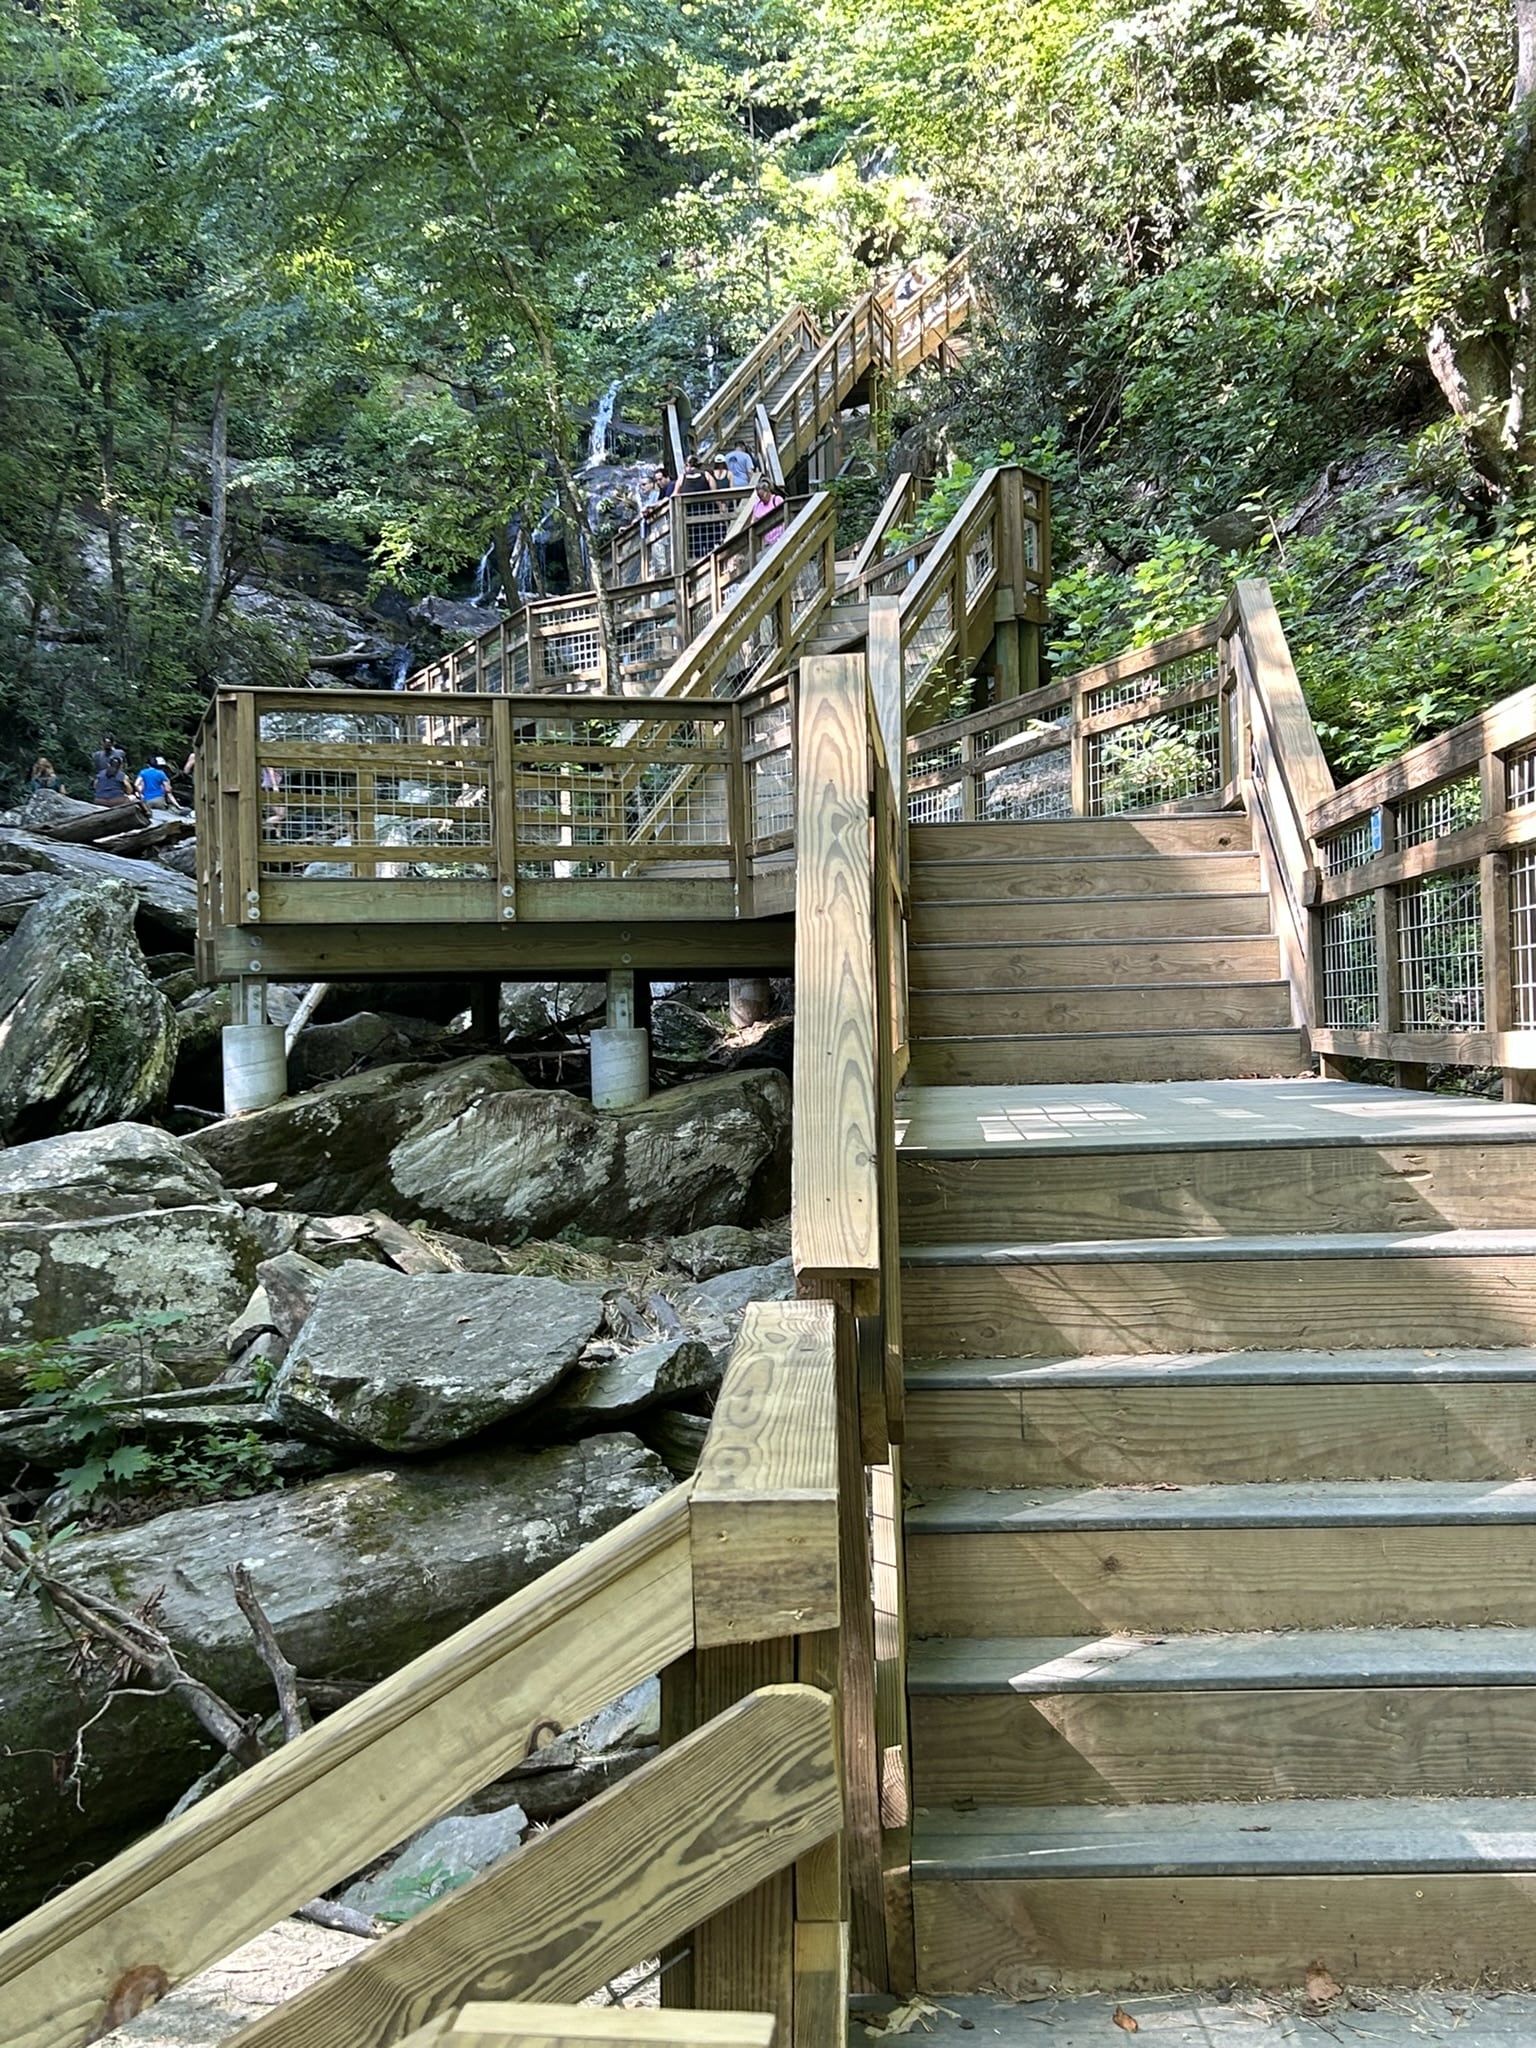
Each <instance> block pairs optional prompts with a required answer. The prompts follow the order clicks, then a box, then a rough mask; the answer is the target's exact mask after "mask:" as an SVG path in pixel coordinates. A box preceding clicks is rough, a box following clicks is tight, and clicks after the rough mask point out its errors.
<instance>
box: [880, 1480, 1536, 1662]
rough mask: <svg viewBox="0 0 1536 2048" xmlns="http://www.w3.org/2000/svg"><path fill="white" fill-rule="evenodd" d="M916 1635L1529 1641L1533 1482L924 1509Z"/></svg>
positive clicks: (1044, 1490) (1535, 1514)
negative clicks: (1525, 1634) (1367, 1631)
mask: <svg viewBox="0 0 1536 2048" xmlns="http://www.w3.org/2000/svg"><path fill="white" fill-rule="evenodd" d="M906 1552H907V1599H908V1613H909V1618H910V1627H911V1630H912V1633H913V1634H914V1635H916V1636H937V1635H947V1636H967V1637H979V1636H986V1635H993V1634H996V1635H1024V1634H1027V1633H1031V1632H1034V1633H1039V1634H1041V1635H1082V1634H1084V1633H1086V1632H1089V1631H1095V1632H1099V1633H1108V1632H1120V1631H1127V1632H1131V1633H1155V1634H1159V1635H1163V1634H1168V1633H1178V1632H1181V1631H1188V1632H1200V1631H1210V1630H1216V1629H1243V1630H1254V1629H1261V1628H1279V1629H1286V1628H1304V1629H1316V1628H1322V1627H1329V1626H1334V1627H1339V1628H1411V1627H1428V1626H1434V1627H1459V1626H1472V1627H1499V1626H1501V1625H1510V1626H1516V1627H1522V1628H1529V1627H1531V1626H1532V1625H1533V1624H1536V1481H1530V1480H1515V1481H1508V1480H1498V1481H1492V1482H1482V1483H1478V1484H1458V1483H1450V1482H1438V1481H1437V1482H1427V1481H1422V1480H1407V1479H1404V1480H1390V1481H1380V1480H1378V1481H1373V1482H1363V1483H1362V1482H1342V1481H1334V1482H1322V1481H1306V1482H1300V1483H1272V1484H1268V1485H1261V1486H1227V1485H1210V1486H1175V1485H1162V1486H1156V1487H1149V1486H1140V1487H1099V1488H1083V1487H1056V1488H1052V1487H1034V1488H1012V1489H995V1488H994V1489H957V1490H953V1491H942V1492H940V1491H933V1492H929V1493H926V1494H922V1495H914V1497H913V1499H912V1500H911V1501H910V1502H909V1504H908V1507H907V1512H906Z"/></svg>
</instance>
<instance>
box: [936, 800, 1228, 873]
mask: <svg viewBox="0 0 1536 2048" xmlns="http://www.w3.org/2000/svg"><path fill="white" fill-rule="evenodd" d="M911 838H912V857H913V859H914V860H992V861H997V860H1034V859H1038V858H1039V857H1040V856H1041V855H1047V856H1050V857H1052V858H1060V857H1061V856H1062V855H1063V854H1077V855H1078V856H1079V857H1082V856H1085V855H1088V854H1115V853H1250V852H1252V850H1253V821H1252V820H1251V819H1250V818H1247V817H1245V816H1244V815H1243V814H1242V813H1241V812H1240V811H1238V812H1233V811H1226V812H1222V813H1220V814H1218V815H1214V816H1211V817H1177V816H1174V817H1125V818H1053V819H1052V820H1051V821H1050V822H1049V824H1030V823H1028V822H1020V823H1018V824H974V825H966V824H952V825H914V826H913V827H912V828H911Z"/></svg>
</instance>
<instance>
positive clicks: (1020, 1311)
mask: <svg viewBox="0 0 1536 2048" xmlns="http://www.w3.org/2000/svg"><path fill="white" fill-rule="evenodd" d="M902 1257H903V1265H904V1267H905V1269H906V1270H905V1272H904V1275H903V1283H902V1328H903V1332H904V1337H905V1348H906V1352H907V1355H908V1356H909V1357H913V1358H922V1357H930V1358H941V1357H965V1358H1009V1357H1030V1358H1057V1357H1060V1356H1062V1355H1063V1354H1067V1355H1081V1356H1088V1355H1090V1354H1095V1353H1106V1352H1119V1351H1130V1352H1140V1353H1143V1354H1145V1353H1149V1352H1169V1351H1220V1350H1228V1349H1232V1350H1239V1351H1242V1350H1250V1349H1258V1348H1260V1347H1263V1346H1268V1347H1275V1346H1277V1345H1283V1346H1285V1347H1286V1348H1287V1349H1295V1350H1298V1351H1302V1350H1305V1351H1332V1350H1340V1351H1348V1350H1356V1349H1360V1348H1362V1347H1365V1348H1371V1347H1376V1346H1386V1347H1389V1348H1396V1347H1399V1346H1424V1347H1427V1348H1430V1349H1435V1348H1439V1347H1440V1346H1444V1345H1456V1346H1467V1345H1473V1346H1477V1345H1506V1344H1513V1345H1522V1344H1525V1343H1528V1342H1530V1341H1531V1340H1532V1339H1533V1338H1536V1232H1531V1231H1521V1230H1486V1231H1458V1230H1448V1231H1432V1232H1409V1231H1405V1232H1401V1233H1386V1232H1361V1233H1358V1234H1355V1235H1351V1236H1345V1235H1342V1234H1340V1235H1334V1236H1330V1237H1302V1236H1273V1237H1257V1236H1255V1237H1222V1238H1182V1239H1181V1238H1157V1239H1143V1240H1134V1241H1124V1242H1112V1241H1106V1240H1089V1241H1083V1242H1063V1243H1057V1244H970V1245H914V1246H911V1247H908V1248H906V1249H905V1250H904V1251H903V1255H902Z"/></svg>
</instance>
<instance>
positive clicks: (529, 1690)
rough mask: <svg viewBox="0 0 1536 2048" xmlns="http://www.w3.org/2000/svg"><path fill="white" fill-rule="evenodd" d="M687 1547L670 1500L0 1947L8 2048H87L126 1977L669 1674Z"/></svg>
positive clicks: (286, 1906) (429, 1812)
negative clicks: (541, 1737)
mask: <svg viewBox="0 0 1536 2048" xmlns="http://www.w3.org/2000/svg"><path fill="white" fill-rule="evenodd" d="M688 1542H689V1535H688V1495H687V1489H686V1488H685V1487H679V1488H677V1489H676V1490H675V1491H674V1492H672V1493H670V1494H668V1495H667V1496H666V1498H665V1499H663V1500H661V1501H658V1502H657V1503H656V1504H655V1505H654V1506H653V1507H650V1508H646V1509H643V1510H642V1511H641V1513H640V1514H638V1515H635V1516H632V1517H631V1518H630V1519H629V1520H628V1521H626V1522H624V1523H622V1524H621V1525H620V1526H619V1527H618V1528H617V1529H614V1530H611V1531H610V1532H609V1534H608V1535H606V1536H603V1537H600V1538H599V1539H598V1541H597V1542H596V1543H594V1544H591V1545H589V1546H588V1547H587V1548H586V1549H585V1550H583V1551H582V1552H581V1553H580V1554H579V1555H578V1556H576V1557H574V1558H571V1559H569V1560H568V1561H567V1562H566V1563H565V1564H562V1565H557V1566H556V1567H555V1569H554V1570H553V1571H551V1572H546V1573H545V1574H544V1576H543V1577H542V1578H540V1579H538V1580H536V1581H535V1583H534V1584H533V1585H531V1586H529V1587H527V1588H526V1589H525V1590H524V1591H523V1592H521V1593H516V1594H514V1595H513V1596H512V1598H511V1599H510V1600H504V1601H503V1602H502V1603H501V1604H500V1605H499V1606H497V1607H494V1608H492V1609H491V1611H490V1612H489V1613H488V1614H484V1615H482V1616H481V1617H480V1618H479V1620H477V1621H474V1622H471V1623H470V1625H469V1626H468V1627H467V1628H463V1629H460V1630H459V1631H458V1633H457V1634H456V1635H453V1636H450V1637H449V1638H448V1640H447V1641H446V1642H444V1643H439V1644H438V1645H437V1647H436V1648H435V1649H432V1650H428V1651H426V1652H425V1653H424V1654H423V1655H422V1656H420V1657H417V1658H415V1659H414V1660H413V1661H412V1662H411V1663H409V1664H407V1665H406V1666H405V1667H404V1669H403V1670H400V1671H397V1672H396V1673H394V1675H393V1676H392V1677H390V1678H386V1679H384V1680H383V1681H382V1682H381V1683H380V1684H378V1685H376V1686H373V1687H372V1688H370V1690H369V1691H368V1692H367V1693H365V1694H364V1695H363V1696H362V1698H360V1699H358V1700H356V1701H354V1702H353V1703H352V1704H351V1705H350V1706H347V1707H343V1708H342V1709H341V1710H340V1711H339V1712H338V1713H336V1714H333V1715H331V1716H330V1718H329V1719H328V1720H326V1721H325V1722H323V1723H322V1724H321V1725H320V1726H319V1727H317V1728H314V1729H311V1730H310V1731H309V1733H308V1734H306V1735H305V1736H304V1737H303V1738H302V1739H301V1740H300V1741H298V1742H295V1743H292V1744H290V1745H289V1746H288V1747H287V1748H284V1749H281V1750H279V1751H278V1752H277V1753H276V1755H274V1756H271V1757H268V1758H267V1759H266V1760H265V1762H263V1763H261V1764H258V1765H257V1766H256V1768H255V1769H254V1770H251V1771H247V1772H246V1773H244V1774H243V1775H242V1776H241V1777H239V1778H236V1779H235V1780H234V1781H233V1782H232V1783H231V1784H229V1785H226V1786H224V1787H223V1788H222V1789H221V1790H219V1791H217V1792H215V1793H213V1794H212V1795H211V1796H210V1797H209V1798H207V1799H206V1800H204V1801H202V1802H201V1803H200V1804H199V1805H197V1806H195V1807H193V1808H192V1809H191V1810H190V1811H189V1812H188V1813H186V1814H184V1815H183V1816H182V1817H181V1819H180V1820H177V1821H173V1822H171V1823H169V1824H168V1825H167V1826H165V1827H162V1828H158V1829H156V1830H155V1832H154V1833H153V1834H151V1835H147V1836H146V1837H145V1838H144V1840H143V1841H141V1842H137V1843H135V1844H134V1846H133V1847H132V1848H131V1849H127V1850H125V1851H124V1852H123V1853H122V1855H120V1856H118V1857H115V1858H114V1859H113V1861H112V1862H110V1863H108V1864H106V1865H104V1866H103V1868H102V1869H100V1870H97V1871H94V1872H92V1874H91V1875H90V1876H89V1877H86V1878H82V1879H81V1881H80V1882H79V1883H78V1884H75V1885H72V1886H71V1887H70V1889H69V1890H68V1891H67V1892H64V1893H61V1894H60V1896H59V1897H58V1898H56V1899H52V1900H50V1901H49V1902H48V1904H47V1905H45V1906H40V1907H39V1908H38V1909H37V1911H36V1912H34V1913H31V1914H29V1915H28V1916H27V1917H26V1918H25V1919H24V1920H20V1921H18V1922H17V1923H16V1925H15V1926H14V1927H11V1928H9V1929H7V1930H6V1931H5V1932H4V1933H0V1983H3V1984H4V1986H5V1991H4V2013H5V2022H6V2026H5V2044H6V2048H77V2044H82V2043H85V2042H88V2041H92V2040H94V2039H95V2037H96V2035H97V2033H98V2032H99V2031H100V2027H101V2021H102V2016H103V2014H104V2013H105V2012H106V2010H107V2007H108V2005H109V2003H110V2001H111V1997H112V1993H113V1989H114V1987H115V1986H116V1985H117V1984H118V1982H119V1981H120V1980H121V1978H122V1977H123V1976H124V1974H125V1973H126V1972H128V1971H130V1970H134V1969H144V1968H151V1967H152V1968H155V1969H158V1970H160V1971H161V1972H163V1974H164V1976H165V1978H166V1979H167V1981H168V1982H169V1983H171V1984H177V1983H180V1982H182V1981H183V1980H184V1979H186V1978H187V1977H189V1976H191V1975H192V1974H193V1973H194V1972H195V1971H197V1970H200V1969H204V1968H206V1967H207V1965H208V1964H210V1963H214V1962H217V1961H218V1960H219V1959H220V1957H222V1956H226V1955H228V1954H229V1953H230V1951H231V1950H232V1949H236V1948H238V1947H239V1946H240V1944H241V1943H242V1942H244V1941H249V1940H251V1939H252V1938H253V1937H254V1936H256V1935H257V1934H260V1933H262V1932H263V1931H264V1930H265V1929H266V1928H268V1927H270V1926H271V1925H272V1924H273V1922H274V1921H276V1920H280V1919H281V1918H282V1917H283V1915H284V1914H285V1913H289V1912H291V1911H292V1910H293V1908H294V1907H295V1906H298V1905H302V1904H303V1903H304V1901H305V1900H306V1899H311V1898H313V1897H314V1896H315V1895H316V1893H318V1892H322V1891H324V1890H325V1889H326V1888H327V1886H329V1885H333V1884H335V1883H337V1882H338V1881H339V1880H340V1879H341V1878H344V1877H346V1876H347V1875H349V1874H350V1873H351V1872H352V1871H354V1870H357V1869H358V1868H360V1867H361V1866H362V1865H363V1864H366V1863H368V1862H370V1861H371V1860H372V1859H373V1858H374V1857H375V1856H379V1855H382V1854H383V1852H384V1851H385V1850H386V1849H389V1848H392V1847H393V1846H394V1844H395V1843H397V1842H400V1841H403V1840H404V1839H405V1837H406V1836H407V1835H409V1834H411V1833H412V1832H413V1831H414V1830H415V1829H417V1828H419V1827H422V1826H424V1825H425V1824H426V1823H427V1822H428V1821H431V1820H435V1819H436V1818H437V1817H438V1815H439V1814H441V1813H443V1812H444V1811H445V1810H446V1809H447V1808H448V1807H450V1806H453V1805H456V1804H457V1803H458V1801H459V1800H461V1799H465V1798H467V1797H468V1796H469V1794H470V1793H471V1792H474V1791H477V1790H478V1789H479V1787H480V1786H482V1785H483V1784H485V1783H486V1782H487V1780H489V1779H491V1778H494V1777H497V1776H498V1775H500V1773H502V1772H503V1771H506V1770H508V1769H510V1767H511V1766H512V1765H513V1764H514V1763H518V1762H520V1761H521V1760H522V1759H523V1757H525V1756H526V1755H527V1753H528V1750H529V1748H530V1746H531V1744H532V1743H533V1742H534V1741H536V1739H537V1737H538V1731H539V1730H540V1729H541V1728H548V1727H550V1726H553V1727H555V1728H569V1727H571V1726H572V1725H573V1724H574V1723H575V1722H577V1721H579V1720H581V1719H582V1718H583V1716H584V1715H587V1714H591V1713H595V1712H596V1710H597V1709H598V1708H599V1707H601V1706H604V1705H606V1704H607V1702H608V1701H609V1700H611V1699H614V1698H615V1697H616V1696H617V1695H618V1694H619V1693H621V1692H624V1691H626V1690H627V1689H628V1688H629V1687H630V1686H632V1685H637V1684H639V1682H640V1681H641V1679H643V1678H645V1677H647V1676H649V1675H650V1674H651V1673H652V1672H655V1671H657V1670H659V1669H660V1668H661V1667H662V1666H663V1665H665V1664H667V1663H669V1662H670V1661H671V1660H672V1659H673V1658H674V1657H678V1656H681V1655H682V1654H683V1653H684V1652H685V1651H686V1650H687V1649H688V1648H689V1647H690V1645H691V1644H692V1641H693V1587H692V1577H691V1572H690V1568H689V1551H688ZM597 1981H601V1979H600V1978H599V1979H598V1980H597ZM578 1988H581V1989H589V1988H590V1986H582V1987H578ZM559 1995H564V1993H563V1991H562V1992H561V1993H560V1994H559ZM423 2016H424V2015H423ZM340 2038H341V2037H340V2036H339V2035H338V2036H337V2040H338V2041H339V2040H340ZM348 2038H351V2037H350V2036H349V2037H348ZM364 2038H369V2039H371V2038H373V2037H366V2036H365V2037H364ZM388 2038H390V2039H393V2038H394V2036H393V2035H390V2036H389V2037H388Z"/></svg>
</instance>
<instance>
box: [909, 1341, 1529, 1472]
mask: <svg viewBox="0 0 1536 2048" xmlns="http://www.w3.org/2000/svg"><path fill="white" fill-rule="evenodd" d="M906 1416H907V1419H906V1439H905V1449H904V1452H903V1457H902V1470H903V1474H904V1476H905V1477H906V1479H907V1480H908V1481H909V1482H910V1483H911V1484H912V1485H914V1486H918V1487H923V1486H941V1487H942V1486H958V1485H963V1484H970V1485H977V1486H1072V1485H1090V1486H1100V1485H1103V1486H1119V1485H1135V1484H1144V1485H1156V1484H1177V1485H1199V1484H1202V1483H1204V1482H1208V1481H1213V1480H1222V1481H1261V1480H1299V1479H1392V1478H1399V1479H1454V1480H1477V1479H1517V1478H1519V1477H1520V1476H1521V1475H1522V1474H1524V1473H1529V1472H1532V1471H1536V1350H1508V1351H1462V1352H1453V1353H1449V1354H1446V1355H1443V1356H1433V1357H1431V1356H1428V1355H1426V1354H1425V1353H1424V1352H1422V1351H1358V1352H1357V1351H1292V1352H1275V1351H1268V1352H1265V1351H1239V1352H1216V1353H1205V1354H1195V1355H1190V1354H1175V1355H1171V1356H1168V1355H1165V1356H1161V1357H1152V1358H1136V1357H1120V1358H1084V1359H1073V1360H1070V1361H1061V1362H1057V1363H1051V1364H1041V1363H1040V1362H1039V1361H1037V1360H1030V1359H978V1360H972V1359H948V1360H939V1361H934V1362H933V1363H931V1364H925V1365H917V1366H914V1367H913V1368H912V1369H911V1370H910V1371H909V1373H908V1376H907V1410H906Z"/></svg>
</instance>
